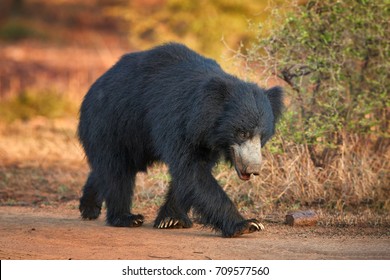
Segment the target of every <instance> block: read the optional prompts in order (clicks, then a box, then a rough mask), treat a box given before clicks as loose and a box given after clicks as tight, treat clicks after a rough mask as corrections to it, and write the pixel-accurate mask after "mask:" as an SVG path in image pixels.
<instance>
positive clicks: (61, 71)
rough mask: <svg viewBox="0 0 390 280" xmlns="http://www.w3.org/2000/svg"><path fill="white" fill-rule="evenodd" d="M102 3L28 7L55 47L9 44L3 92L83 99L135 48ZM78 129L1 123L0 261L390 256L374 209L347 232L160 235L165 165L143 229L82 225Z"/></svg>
mask: <svg viewBox="0 0 390 280" xmlns="http://www.w3.org/2000/svg"><path fill="white" fill-rule="evenodd" d="M30 2H31V3H30ZM98 2H104V1H95V0H89V1H83V3H82V4H80V1H74V0H66V1H60V2H58V3H57V2H55V1H45V0H42V1H29V2H28V3H27V2H26V4H25V5H26V6H25V11H24V14H23V18H24V21H22V22H23V23H24V24H25V25H28V26H30V25H31V26H32V27H34V29H36V30H39V31H40V32H41V33H42V32H43V33H45V34H46V35H47V37H48V41H47V42H46V41H40V40H38V41H37V40H34V39H27V40H23V41H20V42H8V43H4V42H2V43H1V44H0V60H1V61H2V63H1V64H0V96H1V97H3V98H6V97H7V96H8V97H9V96H12V95H13V94H17V93H20V92H22V91H24V90H26V89H34V90H39V89H46V88H47V87H48V86H50V88H53V89H54V90H55V91H58V92H60V93H63V94H67V95H68V96H69V97H71V98H72V99H73V100H74V102H75V103H79V101H80V100H81V98H82V96H83V94H84V93H85V91H86V90H87V88H88V87H89V86H90V85H91V83H92V82H93V81H94V80H95V79H96V78H97V77H98V76H99V75H100V74H102V73H103V72H104V71H105V70H106V69H107V68H108V67H110V66H111V65H112V64H113V63H114V62H115V61H116V60H117V59H118V57H120V55H121V54H123V53H125V52H127V51H130V50H131V49H133V48H132V46H129V45H128V44H127V37H126V35H125V34H122V33H123V32H122V31H121V30H120V28H119V26H120V24H121V23H120V22H116V21H113V19H112V18H111V17H103V16H102V15H103V14H104V13H103V12H102V11H100V9H102V8H101V7H100V6H98V5H95V4H96V3H98ZM7 3H11V2H10V1H7ZM38 4H39V5H38ZM37 5H38V6H37ZM57 5H59V6H57ZM37 7H38V8H37ZM91 7H92V8H91ZM76 8H77V9H76ZM1 12H2V11H0V13H1ZM72 22H77V23H78V25H77V27H78V28H74V24H73V23H72ZM53 27H55V28H53ZM75 57H76V58H77V61H75V59H74V58H75ZM76 127H77V119H76V118H73V119H71V120H65V121H62V120H56V121H53V120H46V119H43V118H40V117H38V118H36V119H33V120H30V121H28V122H26V121H18V122H15V123H12V124H11V125H6V124H2V123H0V259H2V260H5V259H12V260H14V259H390V227H389V226H388V225H389V217H388V215H387V216H384V217H377V216H376V214H375V213H374V214H372V213H371V214H370V212H369V214H368V217H367V214H363V216H364V217H363V220H364V223H361V222H360V220H359V219H360V217H357V218H355V217H352V218H351V219H349V218H348V220H346V221H344V220H343V221H342V222H343V223H341V224H342V225H345V226H337V225H336V226H334V225H333V224H337V221H336V222H333V221H332V220H331V218H327V219H328V220H329V221H327V222H322V223H320V224H319V225H318V226H316V227H305V228H293V227H289V226H286V225H283V224H282V223H281V222H280V220H279V222H278V223H271V222H264V225H265V226H266V230H265V231H263V232H260V233H254V234H250V235H245V236H242V237H239V238H233V239H225V238H221V237H220V235H219V234H218V233H214V232H212V231H211V230H210V229H204V228H202V227H201V226H199V225H195V226H194V227H193V228H191V229H181V230H157V229H154V228H153V227H152V222H153V219H154V217H155V215H156V212H157V209H158V205H160V204H161V200H162V198H163V195H164V193H165V191H166V187H167V184H168V178H167V176H166V168H164V167H157V168H154V172H153V173H152V174H149V176H146V175H144V174H140V176H139V177H138V179H137V180H138V181H137V188H138V189H137V193H136V194H135V203H134V204H135V205H136V206H137V207H138V209H135V211H134V212H135V213H138V211H137V210H139V213H140V214H144V215H145V217H146V221H145V224H144V225H143V226H142V227H140V228H132V229H129V228H113V227H108V226H106V225H105V222H104V215H103V217H100V218H99V219H98V220H96V221H82V220H81V219H80V216H79V212H78V209H77V208H78V202H77V199H78V197H79V196H80V191H81V188H82V185H83V183H84V181H85V178H86V176H87V173H88V167H87V164H86V162H85V159H84V154H83V152H82V149H81V147H80V146H79V144H78V141H77V139H76V132H75V128H76ZM244 206H245V205H244ZM242 208H245V207H242ZM243 214H245V215H246V216H252V215H247V214H248V213H243ZM337 219H339V218H337ZM367 221H369V222H367ZM328 224H331V226H329V225H328ZM359 224H362V225H359Z"/></svg>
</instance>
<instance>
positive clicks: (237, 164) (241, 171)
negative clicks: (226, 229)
mask: <svg viewBox="0 0 390 280" xmlns="http://www.w3.org/2000/svg"><path fill="white" fill-rule="evenodd" d="M230 151H231V155H232V159H233V164H234V168H235V169H236V172H237V175H238V177H239V178H240V179H241V180H243V181H248V180H249V179H250V178H251V175H252V174H253V175H259V173H258V172H253V173H247V172H245V171H246V169H247V168H246V166H245V165H244V164H243V163H242V159H241V158H240V156H239V155H236V151H235V150H234V148H233V147H232V148H231V150H230Z"/></svg>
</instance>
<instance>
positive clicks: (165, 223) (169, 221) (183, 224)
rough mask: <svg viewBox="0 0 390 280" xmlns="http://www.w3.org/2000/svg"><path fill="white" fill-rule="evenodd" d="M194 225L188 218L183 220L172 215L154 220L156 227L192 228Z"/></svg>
mask: <svg viewBox="0 0 390 280" xmlns="http://www.w3.org/2000/svg"><path fill="white" fill-rule="evenodd" d="M191 226H192V222H191V221H190V220H189V219H187V220H181V219H178V218H171V217H166V218H164V219H161V220H160V219H156V221H155V222H154V227H155V228H160V229H166V228H190V227H191Z"/></svg>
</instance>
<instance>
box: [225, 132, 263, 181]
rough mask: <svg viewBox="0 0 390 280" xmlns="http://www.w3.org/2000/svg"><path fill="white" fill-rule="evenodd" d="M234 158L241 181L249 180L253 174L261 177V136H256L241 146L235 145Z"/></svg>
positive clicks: (233, 148) (233, 149) (233, 147)
mask: <svg viewBox="0 0 390 280" xmlns="http://www.w3.org/2000/svg"><path fill="white" fill-rule="evenodd" d="M232 158H233V163H234V167H235V169H236V171H237V175H238V177H239V178H240V179H241V180H249V179H250V176H251V174H253V175H259V172H260V168H261V161H262V156H261V140H260V135H255V136H254V137H253V138H252V139H249V140H247V141H245V142H243V143H241V144H234V145H233V146H232Z"/></svg>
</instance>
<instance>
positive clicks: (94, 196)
mask: <svg viewBox="0 0 390 280" xmlns="http://www.w3.org/2000/svg"><path fill="white" fill-rule="evenodd" d="M102 202H103V199H102V194H101V189H100V186H99V182H98V180H97V177H96V175H95V174H94V172H93V171H91V173H90V174H89V177H88V179H87V182H86V183H85V185H84V188H83V195H82V197H81V198H80V206H79V210H80V213H81V217H82V218H83V219H86V220H94V219H97V218H98V217H99V215H100V212H101V209H102Z"/></svg>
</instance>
